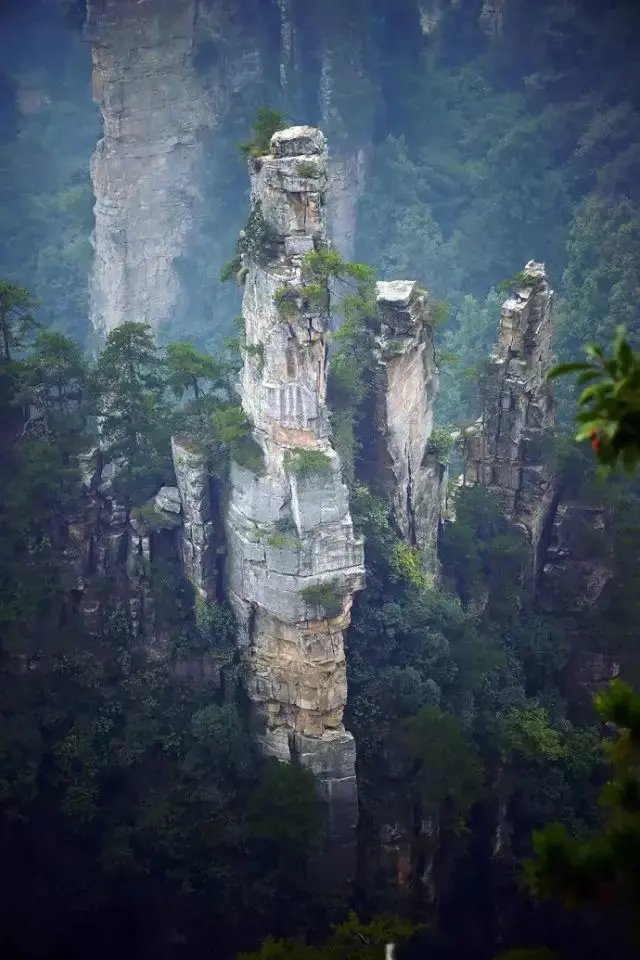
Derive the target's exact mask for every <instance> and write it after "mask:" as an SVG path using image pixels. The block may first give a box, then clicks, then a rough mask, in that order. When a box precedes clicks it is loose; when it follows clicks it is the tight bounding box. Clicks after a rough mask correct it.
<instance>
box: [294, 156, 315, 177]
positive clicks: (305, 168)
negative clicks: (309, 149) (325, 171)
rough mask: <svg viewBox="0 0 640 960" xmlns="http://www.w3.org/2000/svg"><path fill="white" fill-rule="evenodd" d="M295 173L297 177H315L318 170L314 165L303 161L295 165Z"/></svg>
mask: <svg viewBox="0 0 640 960" xmlns="http://www.w3.org/2000/svg"><path fill="white" fill-rule="evenodd" d="M296 172H297V174H298V176H299V177H315V176H316V175H317V173H318V169H317V167H316V165H315V164H314V163H310V162H309V161H307V160H303V161H301V162H300V163H299V164H298V165H297V167H296Z"/></svg>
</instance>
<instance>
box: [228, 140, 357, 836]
mask: <svg viewBox="0 0 640 960" xmlns="http://www.w3.org/2000/svg"><path fill="white" fill-rule="evenodd" d="M250 172H251V198H252V204H253V210H254V213H255V212H256V211H260V215H261V217H262V218H263V221H262V222H263V234H262V236H263V241H264V242H263V246H262V248H261V249H259V250H256V249H255V247H254V248H253V249H254V253H253V254H252V255H251V257H248V258H247V259H246V262H245V267H246V268H247V271H248V273H247V277H246V284H245V291H244V298H243V306H242V312H243V317H244V322H245V330H246V343H247V347H246V351H245V363H244V367H243V370H242V373H241V381H240V393H241V396H242V403H243V406H244V409H245V411H246V413H247V414H248V416H249V417H250V418H251V420H252V422H253V424H254V437H255V440H256V441H257V443H258V444H259V447H260V450H261V451H262V456H263V460H264V466H263V469H262V470H260V469H258V470H257V472H255V470H250V469H248V468H246V467H241V466H240V465H238V464H232V469H231V478H230V491H229V497H228V504H227V508H226V520H225V522H226V533H227V549H228V591H229V597H230V600H231V602H232V604H233V605H234V608H235V610H236V613H237V615H238V619H239V621H240V624H241V635H242V642H243V643H244V644H245V645H246V654H247V659H248V672H247V681H246V682H247V692H248V695H249V697H250V699H251V701H252V703H253V706H254V709H255V712H256V713H257V714H258V715H259V716H260V717H262V719H263V721H264V733H263V736H262V742H263V745H264V749H265V750H266V751H267V752H268V753H271V754H273V755H275V756H277V757H278V758H279V759H281V760H289V759H291V758H293V757H298V758H299V759H300V761H301V762H302V763H303V764H304V765H305V766H307V767H308V768H309V769H311V770H313V772H314V773H315V774H316V775H317V777H318V780H319V782H320V784H321V787H322V790H323V792H324V794H325V796H326V797H327V799H328V800H329V801H330V810H331V816H332V827H333V832H334V837H338V838H340V839H341V840H342V841H345V842H353V829H354V826H355V821H356V818H357V786H356V779H355V745H354V741H353V737H352V735H351V734H350V733H348V732H347V731H346V730H345V729H344V725H343V711H344V708H345V704H346V698H347V683H346V667H345V654H344V644H343V631H344V630H345V628H346V627H347V626H348V624H349V619H350V609H351V603H352V597H353V593H354V591H355V590H358V589H359V588H360V587H361V586H362V583H363V575H364V563H363V545H362V541H361V540H360V539H359V538H358V537H356V536H355V535H354V531H353V525H352V521H351V516H350V514H349V501H348V495H347V489H346V487H345V485H344V483H343V482H342V478H341V469H340V461H339V458H338V456H337V454H336V453H335V451H334V449H333V448H332V445H331V441H330V435H329V420H328V415H327V409H326V405H325V390H326V359H327V352H328V344H327V331H328V324H329V316H328V297H327V296H325V295H323V296H321V297H320V298H317V297H315V298H314V305H313V306H312V305H311V303H310V300H309V299H308V298H307V296H306V294H305V284H304V281H303V277H302V258H303V256H304V254H305V253H307V252H310V251H314V250H322V249H324V248H325V247H326V234H325V195H326V189H327V149H326V141H325V138H324V136H323V134H322V133H321V132H320V131H319V130H316V129H313V128H311V127H292V128H290V129H288V130H284V131H282V132H279V133H276V134H274V136H273V137H272V139H271V153H270V154H269V155H268V156H264V157H261V158H260V159H258V160H256V161H253V162H251V163H250ZM316 289H317V288H316ZM325 294H326V290H325ZM285 301H286V305H287V309H286V311H285V310H284V309H283V306H282V304H283V303H284V302H285Z"/></svg>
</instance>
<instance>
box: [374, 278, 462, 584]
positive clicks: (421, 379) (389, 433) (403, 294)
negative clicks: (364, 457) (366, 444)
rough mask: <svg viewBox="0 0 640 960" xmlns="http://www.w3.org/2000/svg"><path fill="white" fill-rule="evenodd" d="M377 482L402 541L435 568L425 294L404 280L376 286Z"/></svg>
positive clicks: (436, 478) (436, 465)
mask: <svg viewBox="0 0 640 960" xmlns="http://www.w3.org/2000/svg"><path fill="white" fill-rule="evenodd" d="M377 303H378V318H377V319H378V330H377V334H376V344H377V348H376V359H377V367H376V375H375V402H376V426H377V433H378V451H379V453H378V460H379V468H378V478H379V480H380V481H381V482H382V485H383V487H384V490H385V493H386V496H387V498H388V499H389V502H390V503H391V505H392V509H393V513H394V516H395V520H396V523H397V524H398V527H399V528H400V530H401V532H402V534H403V536H404V538H405V540H406V541H407V542H408V543H409V544H411V545H413V546H417V547H418V548H419V549H420V551H421V552H422V554H423V556H424V563H425V568H426V569H427V570H428V571H430V572H432V573H435V572H436V569H437V545H438V529H439V525H440V519H441V516H442V512H443V508H444V504H443V499H444V495H445V491H446V476H447V472H446V468H445V467H444V466H443V464H441V463H440V462H439V461H438V459H437V456H436V454H435V452H432V451H431V448H430V439H431V435H432V433H433V423H434V406H435V398H436V394H437V390H438V368H437V365H436V356H435V349H434V343H433V320H432V318H431V316H430V310H429V301H428V297H427V294H426V292H425V291H424V290H421V289H420V287H419V285H418V284H417V283H416V282H415V281H412V280H395V281H391V282H380V283H378V284H377Z"/></svg>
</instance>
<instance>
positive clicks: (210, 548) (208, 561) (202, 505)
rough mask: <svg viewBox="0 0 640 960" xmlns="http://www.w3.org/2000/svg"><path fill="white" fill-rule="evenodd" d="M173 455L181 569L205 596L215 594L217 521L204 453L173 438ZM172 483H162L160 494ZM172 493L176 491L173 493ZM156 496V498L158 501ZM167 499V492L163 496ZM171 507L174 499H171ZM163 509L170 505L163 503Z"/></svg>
mask: <svg viewBox="0 0 640 960" xmlns="http://www.w3.org/2000/svg"><path fill="white" fill-rule="evenodd" d="M171 456H172V459H173V469H174V471H175V474H176V483H177V493H178V497H179V504H180V505H181V507H182V529H181V531H180V553H181V557H182V570H183V573H184V575H185V577H186V578H187V580H189V582H190V583H191V584H192V585H193V588H194V589H195V591H196V594H197V595H198V596H199V597H200V598H201V599H203V600H209V599H213V598H215V547H214V542H213V541H214V534H215V529H214V523H213V516H212V509H211V491H210V479H209V471H208V468H207V462H206V459H205V457H204V456H203V454H201V453H200V452H199V451H198V450H195V449H193V448H192V447H191V446H190V445H188V444H187V443H185V442H184V441H181V440H179V439H177V438H176V437H172V438H171ZM167 489H169V490H173V489H174V488H172V487H169V488H167V487H162V489H161V490H160V492H159V493H158V495H157V497H158V496H160V495H161V494H162V492H163V491H166V490H167ZM172 496H173V495H172ZM157 497H156V502H157ZM162 499H163V500H166V495H165V496H164V497H163V498H162ZM171 503H172V507H171V508H169V509H172V508H173V505H174V504H175V499H172V501H171ZM163 509H164V510H167V509H168V508H167V507H166V506H165V507H163Z"/></svg>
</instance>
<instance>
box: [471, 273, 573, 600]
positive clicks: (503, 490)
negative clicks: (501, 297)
mask: <svg viewBox="0 0 640 960" xmlns="http://www.w3.org/2000/svg"><path fill="white" fill-rule="evenodd" d="M552 307H553V291H552V290H551V289H550V288H549V284H548V281H547V275H546V272H545V268H544V264H541V263H536V262H534V261H533V260H532V261H529V263H527V265H526V267H525V269H524V273H523V275H522V281H521V283H520V285H519V286H518V289H517V290H516V291H515V293H514V294H513V296H511V297H509V298H508V299H507V300H506V301H505V303H504V304H503V306H502V313H501V316H500V333H499V338H498V344H497V347H496V351H495V353H494V354H493V355H492V356H491V358H490V359H489V361H488V363H487V365H486V368H485V371H484V374H483V376H482V378H481V383H480V390H481V399H482V405H483V410H482V416H481V417H480V419H479V420H478V422H477V424H476V425H475V427H473V428H471V429H469V430H468V431H467V432H466V434H465V437H464V443H463V447H464V450H463V456H464V469H465V473H464V479H465V482H466V483H482V484H484V485H485V486H487V487H489V488H490V489H492V490H494V491H495V492H496V493H497V494H498V495H499V497H500V500H501V503H502V506H503V509H504V511H505V513H506V515H507V516H508V517H510V519H511V520H513V522H514V523H516V524H518V525H519V526H521V527H522V528H523V529H524V530H525V531H526V532H527V536H528V538H529V541H530V544H531V557H530V564H529V570H528V579H529V580H530V582H531V584H532V586H534V585H535V583H536V581H537V579H538V577H539V574H540V571H541V569H542V565H543V564H544V552H545V543H546V539H547V537H546V536H545V531H548V528H549V524H550V522H551V516H550V514H551V513H552V511H553V510H554V505H555V504H556V500H557V498H556V496H555V478H554V472H553V466H552V456H551V450H550V447H549V443H550V439H551V430H552V428H553V426H554V422H555V421H554V408H553V395H552V391H551V386H550V384H549V382H548V381H547V379H546V377H547V374H548V372H549V370H550V369H551V366H552V361H553V355H552V331H551V310H552Z"/></svg>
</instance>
